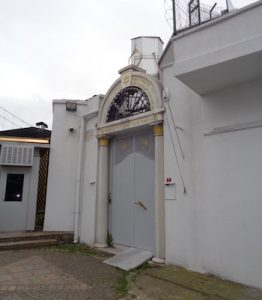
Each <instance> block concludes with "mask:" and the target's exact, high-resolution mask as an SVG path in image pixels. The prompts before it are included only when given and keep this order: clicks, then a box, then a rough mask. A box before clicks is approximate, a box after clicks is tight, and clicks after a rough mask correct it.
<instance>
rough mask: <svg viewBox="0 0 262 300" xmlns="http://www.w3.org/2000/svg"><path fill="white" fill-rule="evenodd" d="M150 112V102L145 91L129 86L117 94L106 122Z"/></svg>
mask: <svg viewBox="0 0 262 300" xmlns="http://www.w3.org/2000/svg"><path fill="white" fill-rule="evenodd" d="M149 110H150V102H149V99H148V97H147V94H146V93H145V91H143V90H142V89H141V88H139V87H136V86H128V87H126V88H124V89H122V90H121V91H119V92H118V93H117V95H116V96H115V98H114V99H113V101H112V103H111V105H110V107H109V109H108V112H107V117H106V122H107V123H109V122H113V121H116V120H120V119H124V118H127V117H129V116H134V115H138V114H141V113H144V112H147V111H149Z"/></svg>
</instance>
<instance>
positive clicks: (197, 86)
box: [45, 1, 262, 288]
mask: <svg viewBox="0 0 262 300" xmlns="http://www.w3.org/2000/svg"><path fill="white" fill-rule="evenodd" d="M261 15H262V2H261V1H259V2H257V3H255V4H252V5H249V6H247V7H245V8H243V9H241V10H238V11H235V12H232V13H230V14H228V15H225V16H223V17H220V18H217V19H216V20H213V21H210V22H208V23H206V24H203V25H201V26H198V27H195V28H194V29H190V30H187V31H184V32H182V33H180V34H178V35H176V36H173V37H171V39H170V41H169V42H168V45H167V46H166V48H165V50H164V52H163V54H162V53H161V47H160V46H161V44H162V42H161V40H160V39H159V38H154V37H139V38H136V39H133V40H132V47H133V49H132V50H133V51H132V53H133V57H132V60H133V61H132V62H133V63H135V64H136V66H134V65H130V66H128V67H126V68H123V69H122V70H120V71H119V74H120V77H119V78H118V79H117V80H116V81H115V82H114V83H113V84H112V86H111V87H110V89H109V90H108V92H107V94H106V95H105V96H104V97H103V96H101V95H100V96H94V97H93V98H91V99H88V100H87V101H69V100H55V101H54V102H53V108H54V123H53V133H52V141H51V150H50V151H51V152H50V168H49V181H48V192H47V207H46V219H45V230H67V231H74V233H75V242H77V241H78V240H80V241H81V242H85V243H88V244H90V245H94V244H95V245H96V246H99V247H104V246H106V243H107V234H108V232H110V233H111V234H112V236H113V239H114V242H115V243H119V244H124V245H128V246H132V247H137V248H142V249H148V250H151V251H152V252H153V253H154V255H155V257H154V259H155V261H159V262H161V261H164V260H165V262H166V263H173V264H177V265H181V266H184V267H186V268H189V269H191V270H194V271H198V272H207V273H212V274H216V275H218V276H221V277H223V278H226V279H230V280H233V281H237V282H241V283H245V284H248V285H253V286H256V287H260V288H262V232H261V228H262V218H261V212H262V202H261V199H262V187H261V184H260V182H261V178H262V159H261V153H262V119H261V117H262V101H261V99H262V18H261ZM145 49H146V52H145ZM150 49H152V50H150ZM160 56H161V57H160ZM158 57H160V60H159V63H158V70H159V74H158V76H159V80H158V79H157V74H156V73H155V74H152V73H153V72H154V68H155V66H156V65H155V59H156V60H158ZM140 58H141V59H140ZM150 62H151V64H150ZM140 66H142V67H144V68H146V70H149V71H150V72H151V74H150V73H146V71H145V70H144V69H142V68H140Z"/></svg>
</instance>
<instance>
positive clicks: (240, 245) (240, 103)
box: [162, 3, 262, 288]
mask: <svg viewBox="0 0 262 300" xmlns="http://www.w3.org/2000/svg"><path fill="white" fill-rule="evenodd" d="M260 4H261V3H260ZM258 10H261V5H260V6H259V7H258ZM257 13H258V11H256V10H255V11H254V14H253V15H252V13H251V12H250V11H247V13H246V16H244V14H239V15H238V16H236V17H235V18H239V20H238V19H237V20H236V19H232V22H233V24H231V25H232V27H234V26H238V25H237V24H238V23H239V22H240V23H241V26H243V22H244V20H247V19H249V18H251V15H252V17H253V18H254V20H253V21H252V22H251V23H252V24H253V25H254V24H256V23H257V22H258V20H257V17H258V16H257ZM250 14H251V15H250ZM245 18H247V19H245ZM259 20H260V21H261V19H259ZM260 21H259V22H260ZM246 22H247V21H246ZM225 24H226V23H225ZM234 24H235V25H234ZM245 24H246V23H245ZM229 25H230V24H229ZM233 25H234V26H233ZM253 25H251V29H250V28H246V29H245V30H242V31H241V34H240V33H237V34H235V32H236V31H234V30H233V29H232V28H231V27H230V26H228V24H227V26H226V25H225V26H224V28H223V22H220V23H219V22H218V25H217V26H218V27H215V25H212V26H211V27H207V28H206V29H207V30H209V33H208V35H206V36H205V35H204V33H205V31H204V29H203V30H202V29H201V30H200V31H197V30H196V33H195V35H194V34H193V33H192V34H191V36H192V38H191V40H190V39H189V37H190V34H188V35H185V36H184V37H183V36H182V37H179V38H178V39H177V40H176V39H174V41H173V44H172V46H173V47H174V53H175V58H174V61H173V63H171V64H169V65H166V67H163V74H162V79H163V85H164V88H165V89H166V91H167V92H168V96H169V99H170V106H171V109H172V112H173V114H174V117H175V122H176V125H177V126H178V127H182V128H183V130H181V129H178V133H179V136H180V141H181V144H182V148H183V151H184V159H183V158H182V155H181V153H180V150H179V146H178V141H177V138H176V136H175V132H174V130H173V128H172V122H171V121H170V119H171V118H170V117H169V114H168V110H167V113H166V117H165V127H164V139H165V177H172V179H174V181H175V183H176V185H175V197H174V198H175V200H170V199H168V200H166V201H165V204H166V260H167V263H174V264H178V265H182V266H185V267H187V268H190V269H192V270H195V271H199V272H207V273H213V274H216V275H218V276H221V277H223V278H227V279H230V280H233V281H237V282H241V283H245V284H248V285H253V286H257V287H260V288H261V287H262V279H261V278H262V252H261V249H262V239H261V228H262V218H261V211H262V203H261V199H262V188H261V184H260V182H261V178H262V159H261V153H262V118H261V116H262V102H261V97H262V88H261V86H262V80H261V77H255V76H256V75H257V73H254V74H253V75H254V77H255V78H252V77H249V80H248V81H247V80H246V81H244V77H243V78H241V80H239V82H238V83H237V82H235V83H234V85H231V86H227V87H226V86H223V85H221V87H220V88H219V86H216V88H215V89H211V91H209V92H208V93H205V94H204V95H202V96H200V95H199V94H197V93H195V92H194V91H193V90H192V89H191V88H190V87H188V86H187V85H185V84H184V83H183V82H181V81H180V80H179V79H177V78H176V77H175V76H174V74H175V75H176V64H179V63H180V61H183V60H184V61H183V63H184V64H185V65H186V64H187V63H189V61H190V59H191V58H192V57H193V56H195V55H207V56H208V53H209V51H210V52H212V51H213V50H214V48H213V46H214V47H216V46H215V43H217V41H215V40H214V39H212V38H211V40H210V43H209V41H207V40H206V39H207V38H208V36H209V35H210V36H211V35H212V28H213V30H214V32H213V33H214V34H215V33H216V32H217V30H218V29H219V30H224V31H225V39H220V40H219V45H218V44H217V47H219V48H224V50H225V52H224V54H225V53H227V47H229V41H233V42H234V43H237V42H238V41H239V40H240V39H242V40H243V39H245V40H247V39H248V38H250V36H252V35H258V34H260V35H261V26H260V27H256V26H253ZM241 26H240V27H239V28H241ZM246 27H249V26H246ZM253 27H254V28H253ZM252 28H253V29H252ZM231 30H232V31H231ZM249 30H251V31H252V34H251V33H250V32H247V31H249ZM258 31H259V32H258ZM237 32H238V31H237ZM198 33H199V34H198ZM230 34H231V35H232V39H230ZM250 34H251V35H250ZM200 35H202V38H201V36H200ZM239 35H241V36H239ZM248 35H249V36H248ZM183 38H185V39H186V43H187V42H188V41H189V42H190V45H187V47H184V48H183V51H182V48H181V49H180V48H179V47H180V46H181V45H184V41H183ZM195 39H198V40H197V41H195ZM194 41H195V42H194ZM191 42H192V43H191ZM194 43H195V44H196V43H198V45H199V47H197V49H196V51H199V53H198V52H197V53H196V51H194V53H191V52H190V51H191V50H192V49H193V48H192V46H193V44H194ZM203 45H205V48H203ZM201 47H202V50H201ZM179 49H180V50H179ZM200 50H201V51H200ZM223 59H224V61H223ZM248 59H249V57H248ZM226 60H227V57H226V55H225V56H224V57H223V56H222V57H221V56H220V57H217V63H218V64H219V63H224V62H226ZM247 62H248V60H247ZM212 63H213V64H214V65H215V63H216V62H215V61H213V62H212ZM196 70H197V69H196ZM221 70H222V69H221ZM201 74H202V73H201V71H200V72H199V75H198V76H200V78H199V79H200V81H201ZM219 76H224V74H223V70H222V73H220V74H219V73H216V74H215V75H214V77H210V83H212V80H215V78H217V77H219ZM186 83H187V84H188V83H189V84H190V80H188V81H186ZM207 86H208V82H207ZM168 120H169V123H170V126H171V131H172V136H173V137H174V143H175V147H176V152H177V155H178V160H179V165H180V168H181V171H182V174H183V178H184V181H185V184H186V187H187V194H184V193H183V188H182V182H181V178H180V175H179V172H178V164H177V162H176V159H175V155H174V152H173V149H172V143H171V139H170V134H169V128H168ZM167 189H170V187H166V188H165V190H166V194H169V192H167Z"/></svg>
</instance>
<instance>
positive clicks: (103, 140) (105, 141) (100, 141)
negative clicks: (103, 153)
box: [98, 137, 109, 147]
mask: <svg viewBox="0 0 262 300" xmlns="http://www.w3.org/2000/svg"><path fill="white" fill-rule="evenodd" d="M98 144H99V146H100V147H108V145H109V139H108V138H106V137H101V138H99V139H98Z"/></svg>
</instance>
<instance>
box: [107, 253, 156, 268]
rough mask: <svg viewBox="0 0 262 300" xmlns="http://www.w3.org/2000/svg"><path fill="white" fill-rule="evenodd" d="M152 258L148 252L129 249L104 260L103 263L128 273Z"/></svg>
mask: <svg viewBox="0 0 262 300" xmlns="http://www.w3.org/2000/svg"><path fill="white" fill-rule="evenodd" d="M152 257H153V253H152V252H150V251H146V250H142V249H137V248H129V249H127V250H125V251H123V252H121V253H120V254H117V255H115V256H113V257H110V258H108V259H106V260H104V263H106V264H108V265H110V266H114V267H117V268H119V269H122V270H125V271H129V270H132V269H135V268H137V267H138V266H140V265H141V264H143V263H144V262H145V261H147V260H149V259H151V258H152Z"/></svg>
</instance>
